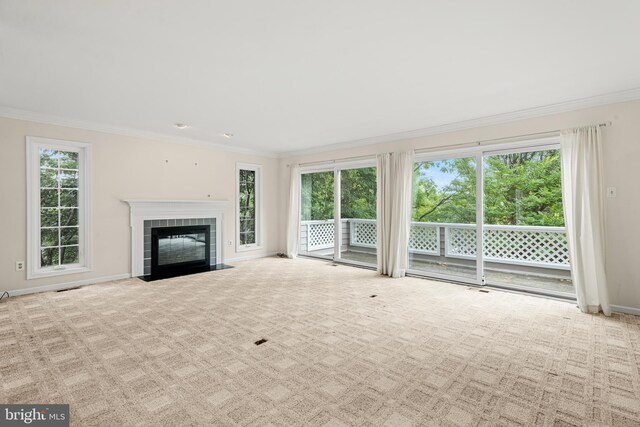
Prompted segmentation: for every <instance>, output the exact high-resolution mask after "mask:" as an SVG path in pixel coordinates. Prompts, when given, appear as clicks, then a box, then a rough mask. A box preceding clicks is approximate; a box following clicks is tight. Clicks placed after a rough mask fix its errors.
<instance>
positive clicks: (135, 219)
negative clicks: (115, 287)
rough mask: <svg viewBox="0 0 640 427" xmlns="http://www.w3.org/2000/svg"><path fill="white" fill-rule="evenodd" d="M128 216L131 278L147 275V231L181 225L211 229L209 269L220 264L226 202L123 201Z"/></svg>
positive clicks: (148, 235) (148, 252)
mask: <svg viewBox="0 0 640 427" xmlns="http://www.w3.org/2000/svg"><path fill="white" fill-rule="evenodd" d="M125 202H126V203H128V204H129V207H130V212H131V276H132V277H137V276H143V275H147V274H150V273H151V229H152V228H154V227H176V226H182V225H202V224H206V225H210V226H211V265H215V264H221V263H222V262H223V260H224V258H223V253H222V242H223V239H222V233H223V230H224V228H223V218H224V211H225V209H226V207H227V205H228V202H226V201H204V200H203V201H200V200H125Z"/></svg>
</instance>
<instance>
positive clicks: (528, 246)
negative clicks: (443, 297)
mask: <svg viewBox="0 0 640 427" xmlns="http://www.w3.org/2000/svg"><path fill="white" fill-rule="evenodd" d="M483 232H484V248H483V258H484V260H485V261H490V262H500V263H505V264H518V265H530V266H534V267H545V268H559V269H565V270H566V269H569V248H568V246H567V234H566V230H565V228H564V227H531V226H523V225H485V226H484V231H483ZM476 242H477V241H476V226H475V225H474V224H446V225H445V256H447V257H450V258H462V259H475V258H476V254H477V243H476Z"/></svg>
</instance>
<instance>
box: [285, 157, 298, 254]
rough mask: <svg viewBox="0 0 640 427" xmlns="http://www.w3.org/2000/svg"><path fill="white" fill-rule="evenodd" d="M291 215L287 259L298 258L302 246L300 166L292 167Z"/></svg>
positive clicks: (288, 220)
mask: <svg viewBox="0 0 640 427" xmlns="http://www.w3.org/2000/svg"><path fill="white" fill-rule="evenodd" d="M290 167H291V171H290V172H291V178H290V181H289V215H288V217H287V257H289V258H295V257H297V256H298V246H299V244H300V165H297V164H296V165H291V166H290Z"/></svg>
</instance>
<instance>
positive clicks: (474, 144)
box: [287, 121, 612, 167]
mask: <svg viewBox="0 0 640 427" xmlns="http://www.w3.org/2000/svg"><path fill="white" fill-rule="evenodd" d="M611 125H612V123H611V122H610V121H609V122H603V123H598V127H601V128H604V127H608V126H611ZM562 130H563V129H556V130H550V131H547V132H536V133H528V134H524V135H516V136H507V137H504V138H492V139H483V140H480V141H473V142H462V143H460V144H450V145H439V146H436V147H428V148H419V149H417V150H415V153H426V152H430V151H434V150H442V149H447V148H464V147H478V146H481V145H482V144H486V143H488V142H499V141H510V140H514V139H519V138H527V137H532V136H539V137H542V136H552V135H556V134H558V133H560V132H562ZM375 157H376V155H375V154H369V155H366V156H353V157H343V158H341V159H337V160H335V159H334V160H320V161H317V162H307V163H299V166H316V165H323V164H326V165H331V164H335V163H342V162H348V161H351V160H369V159H374V158H375ZM289 166H290V165H287V167H289Z"/></svg>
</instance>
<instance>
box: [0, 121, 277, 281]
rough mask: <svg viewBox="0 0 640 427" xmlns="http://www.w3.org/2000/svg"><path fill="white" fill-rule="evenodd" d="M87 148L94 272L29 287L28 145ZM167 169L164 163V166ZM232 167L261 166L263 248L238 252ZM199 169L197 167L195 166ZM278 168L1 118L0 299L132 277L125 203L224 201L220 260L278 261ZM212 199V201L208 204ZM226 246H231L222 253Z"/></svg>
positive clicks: (262, 160) (270, 162)
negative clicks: (37, 141)
mask: <svg viewBox="0 0 640 427" xmlns="http://www.w3.org/2000/svg"><path fill="white" fill-rule="evenodd" d="M27 135H30V136H41V137H47V138H55V139H64V140H71V141H83V142H89V143H91V144H92V146H93V167H92V170H91V172H90V173H91V174H92V178H93V188H92V198H93V200H92V212H93V271H92V272H90V273H81V274H70V275H64V276H60V277H52V278H46V279H36V280H26V273H25V272H24V271H23V272H16V271H15V262H16V261H26V253H27V248H26V241H27V239H26V230H27V224H26V159H25V152H26V149H25V145H26V142H25V137H26V136H27ZM167 161H168V162H167ZM236 162H245V163H256V164H261V165H263V174H262V178H263V186H262V188H263V198H262V200H263V214H264V215H263V232H264V235H263V247H262V249H260V250H257V251H247V252H239V253H236V252H235V203H236V202H235V168H236ZM196 163H197V166H196ZM277 168H278V161H277V159H275V158H266V157H260V156H252V155H245V154H238V153H233V152H227V151H221V150H218V149H213V148H208V147H202V146H196V145H186V144H176V143H170V142H167V141H152V140H147V139H141V138H133V137H127V136H122V135H114V134H108V133H102V132H94V131H88V130H82V129H74V128H68V127H62V126H53V125H48V124H41V123H34V122H29V121H22V120H14V119H6V118H0V201H1V203H2V207H1V209H0V225H1V226H2V227H3V228H2V233H1V236H2V242H1V243H0V292H1V291H3V290H9V291H15V290H18V291H21V290H25V289H30V288H39V287H43V286H48V285H55V284H61V283H68V282H76V281H89V282H91V281H99V280H102V279H104V278H110V277H114V276H115V277H119V276H122V275H126V274H129V273H130V271H131V265H130V264H131V256H130V252H131V241H130V238H131V237H130V236H131V234H130V233H131V230H130V227H129V207H128V205H127V204H126V203H124V202H122V200H123V199H187V200H229V201H230V202H231V203H230V207H229V209H228V211H227V212H226V213H225V225H224V239H225V241H226V242H225V245H224V253H225V260H226V261H228V260H230V259H234V258H240V257H248V256H259V255H265V254H270V253H275V252H276V250H277V248H278V226H279V222H278V220H277V214H278V206H277V202H278V200H279V194H278V192H279V183H278V169H277ZM209 195H210V197H208V196H209ZM229 240H231V241H233V244H232V245H231V246H228V245H227V242H228V241H229Z"/></svg>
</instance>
